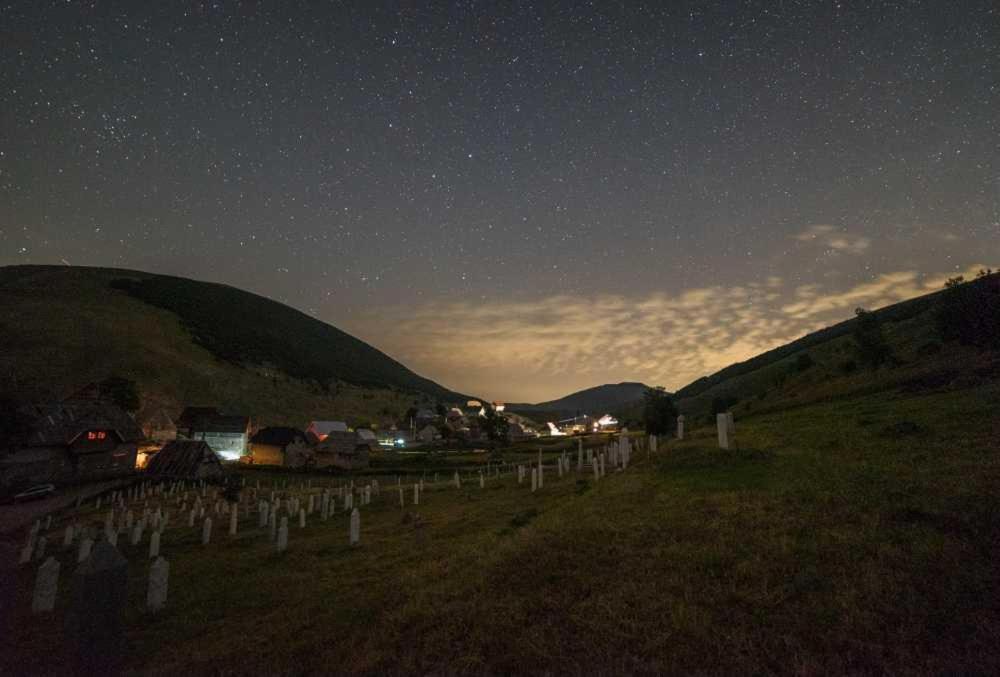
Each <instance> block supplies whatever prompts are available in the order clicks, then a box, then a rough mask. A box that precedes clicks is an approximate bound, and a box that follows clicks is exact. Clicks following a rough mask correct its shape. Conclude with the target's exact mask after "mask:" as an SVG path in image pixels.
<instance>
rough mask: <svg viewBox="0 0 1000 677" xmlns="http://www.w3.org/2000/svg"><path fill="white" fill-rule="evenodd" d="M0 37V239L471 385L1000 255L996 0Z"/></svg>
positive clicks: (135, 28)
mask: <svg viewBox="0 0 1000 677" xmlns="http://www.w3.org/2000/svg"><path fill="white" fill-rule="evenodd" d="M0 53H2V56H3V68H2V69H0V265H8V264H17V263H50V264H59V263H63V264H70V265H100V266H119V267H126V268H133V269H140V270H147V271H151V272H158V273H168V274H174V275H183V276H187V277H194V278H197V279H202V280H210V281H216V282H224V283H227V284H231V285H234V286H238V287H241V288H244V289H248V290H250V291H254V292H256V293H259V294H263V295H265V296H268V297H271V298H274V299H277V300H279V301H282V302H285V303H288V304H290V305H292V306H294V307H296V308H298V309H300V310H302V311H304V312H307V313H310V314H312V315H313V316H315V317H317V318H319V319H321V320H324V321H327V322H330V323H331V324H334V325H336V326H338V327H340V328H342V329H344V330H345V331H348V332H350V333H353V334H354V335H356V336H358V337H359V338H362V339H364V340H366V341H368V342H369V343H372V344H373V345H375V346H376V347H379V348H381V349H383V350H385V351H386V352H388V353H389V354H390V355H392V356H393V357H396V358H397V359H399V360H401V361H402V362H404V363H405V364H407V365H408V366H410V367H411V368H413V369H414V370H415V371H417V372H418V373H421V374H422V375H425V376H428V377H430V378H433V379H435V380H437V381H438V382H440V383H442V384H444V385H446V386H448V387H451V388H454V389H457V390H460V391H464V392H471V393H476V394H479V395H482V396H485V397H492V398H498V399H505V400H508V401H538V400H542V399H548V398H553V397H558V396H561V395H563V394H566V393H568V392H571V391H573V390H576V389H579V388H584V387H589V386H592V385H597V384H600V383H605V382H618V381H622V380H641V381H644V382H646V383H650V384H659V385H664V386H666V387H668V388H670V389H674V388H678V387H680V386H683V385H685V384H686V383H688V382H690V381H691V380H693V379H695V378H697V377H699V376H701V375H704V374H707V373H710V372H712V371H715V370H716V369H719V368H721V367H723V366H725V365H726V364H729V363H731V362H733V361H736V360H740V359H745V358H747V357H750V356H752V355H754V354H756V353H757V352H760V351H762V350H766V349H768V348H771V347H774V346H776V345H779V344H780V343H782V342H785V341H787V340H790V339H793V338H796V337H797V336H800V335H801V334H803V333H804V332H806V331H809V330H811V329H815V328H818V327H822V326H825V325H827V324H831V323H833V322H835V321H839V320H841V319H845V318H846V317H849V316H850V315H851V312H852V310H853V308H854V307H856V306H859V305H861V306H865V307H878V306H879V305H884V304H886V303H890V302H893V301H896V300H899V299H902V298H907V297H909V296H913V295H916V294H920V293H925V292H926V291H928V290H931V289H936V288H937V287H938V286H939V285H940V283H941V281H942V279H943V278H944V277H945V276H947V275H953V274H956V273H958V272H966V271H969V270H974V269H975V268H976V267H977V266H983V265H993V266H996V265H997V263H1000V7H998V6H997V5H996V3H995V2H993V1H991V0H963V2H957V3H956V2H951V1H948V2H939V1H933V0H931V1H926V2H902V1H899V2H864V3H861V2H805V1H794V0H793V1H784V0H768V1H763V2H674V1H671V2H647V3H639V2H613V1H610V0H608V1H601V2H583V1H579V2H485V1H465V2H394V3H388V2H378V1H376V0H370V1H365V2H310V3H304V2H291V1H283V2H249V1H248V2H226V1H219V2H205V3H201V2H183V1H181V0H178V1H171V2H150V3H140V2H99V1H92V2H77V1H73V0H70V1H63V2H46V1H44V0H34V1H31V2H10V1H7V2H2V4H0Z"/></svg>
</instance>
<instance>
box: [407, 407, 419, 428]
mask: <svg viewBox="0 0 1000 677" xmlns="http://www.w3.org/2000/svg"><path fill="white" fill-rule="evenodd" d="M416 417H417V408H416V407H410V408H409V409H407V410H406V425H410V423H411V422H412V421H413V419H415V418H416Z"/></svg>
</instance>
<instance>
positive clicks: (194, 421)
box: [177, 407, 250, 461]
mask: <svg viewBox="0 0 1000 677" xmlns="http://www.w3.org/2000/svg"><path fill="white" fill-rule="evenodd" d="M177 438H178V439H186V440H202V441H204V442H207V443H208V446H210V447H212V450H213V451H215V453H217V454H218V455H219V456H220V457H221V458H222V460H224V461H237V460H239V459H240V457H241V456H244V455H246V453H247V444H248V443H249V440H250V417H249V416H242V415H236V416H231V415H226V414H222V413H220V412H219V410H218V409H216V408H215V407H186V408H185V409H184V411H183V412H181V415H180V416H179V417H178V419H177Z"/></svg>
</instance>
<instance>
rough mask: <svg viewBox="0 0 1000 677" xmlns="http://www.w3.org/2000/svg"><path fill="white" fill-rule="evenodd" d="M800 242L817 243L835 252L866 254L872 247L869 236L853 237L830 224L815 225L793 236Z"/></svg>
mask: <svg viewBox="0 0 1000 677" xmlns="http://www.w3.org/2000/svg"><path fill="white" fill-rule="evenodd" d="M793 237H794V239H796V240H798V241H799V242H807V243H815V244H819V245H821V246H823V247H825V248H826V249H828V250H832V251H833V252H843V253H845V254H864V253H865V252H866V251H868V249H869V247H871V244H872V242H871V240H870V239H868V238H867V237H852V236H850V235H848V234H846V233H844V232H841V231H839V230H838V229H837V228H834V227H833V226H829V225H823V224H818V225H813V226H809V227H808V228H806V229H805V230H804V231H802V232H801V233H798V234H796V235H794V236H793Z"/></svg>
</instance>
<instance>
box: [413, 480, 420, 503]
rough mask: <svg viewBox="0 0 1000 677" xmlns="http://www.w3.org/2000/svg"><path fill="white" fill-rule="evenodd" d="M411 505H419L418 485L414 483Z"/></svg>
mask: <svg viewBox="0 0 1000 677" xmlns="http://www.w3.org/2000/svg"><path fill="white" fill-rule="evenodd" d="M413 505H420V485H419V484H417V483H416V482H414V484H413Z"/></svg>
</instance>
